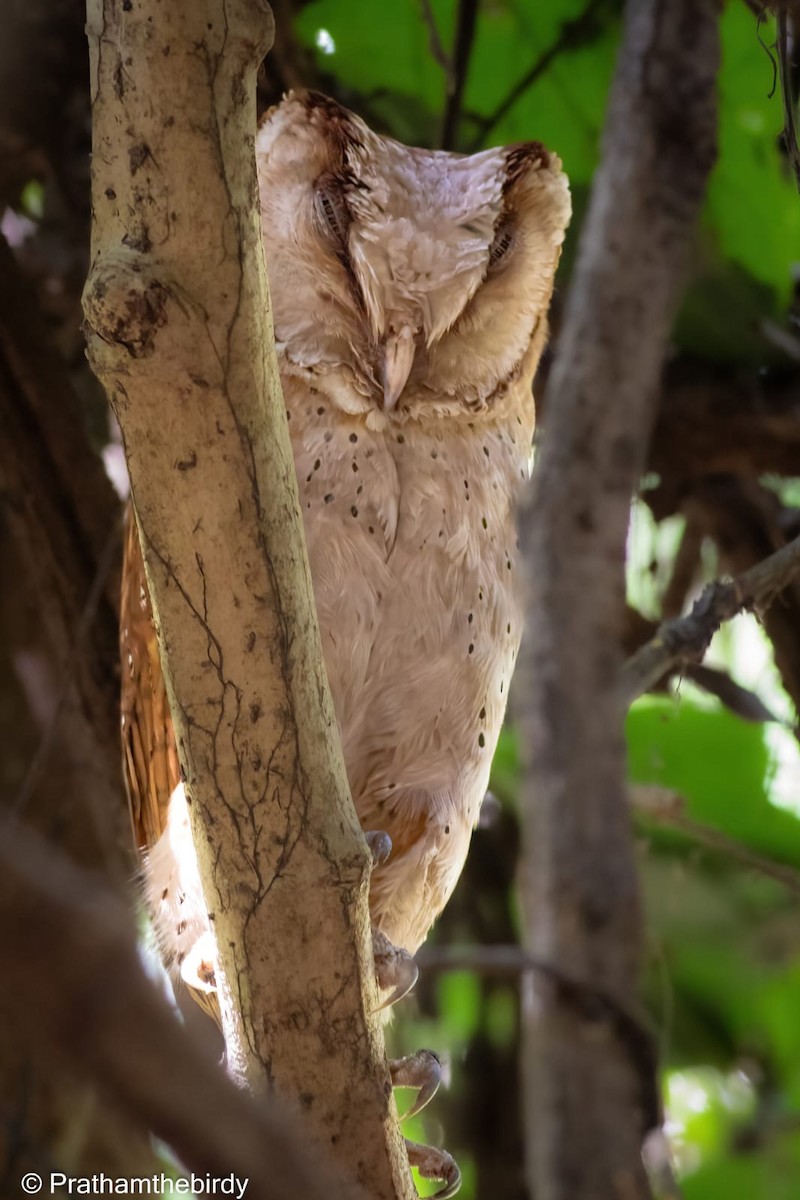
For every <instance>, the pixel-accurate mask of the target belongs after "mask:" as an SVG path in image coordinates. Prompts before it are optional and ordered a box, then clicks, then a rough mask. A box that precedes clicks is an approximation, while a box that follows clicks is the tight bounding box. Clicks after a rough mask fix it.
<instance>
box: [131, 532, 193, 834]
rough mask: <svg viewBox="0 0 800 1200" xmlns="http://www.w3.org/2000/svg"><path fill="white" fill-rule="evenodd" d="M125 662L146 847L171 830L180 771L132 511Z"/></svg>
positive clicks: (139, 824)
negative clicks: (169, 822) (173, 797)
mask: <svg viewBox="0 0 800 1200" xmlns="http://www.w3.org/2000/svg"><path fill="white" fill-rule="evenodd" d="M120 658H121V662H122V748H123V769H124V774H125V781H126V784H127V789H128V799H129V802H130V811H131V821H132V823H133V831H134V837H135V839H136V845H137V846H138V847H139V848H140V849H146V848H147V847H149V846H153V845H154V844H155V843H156V842H157V841H158V839H159V837H160V836H161V834H162V833H163V831H164V829H165V827H166V823H167V811H168V805H169V798H170V795H171V794H172V791H173V789H174V788H175V787H176V786H177V784H178V783H179V782H180V767H179V765H178V754H177V750H176V747H175V734H174V731H173V728H172V719H171V717H170V712H169V703H168V701H167V692H166V687H165V684H164V676H163V673H162V671H161V660H160V657H159V652H158V640H157V638H156V630H155V625H154V622H153V610H152V607H151V605H150V593H149V591H148V588H147V579H146V577H145V572H144V562H143V561H142V552H141V548H140V546H139V533H138V530H137V527H136V520H135V518H134V514H133V510H132V509H131V511H130V512H129V514H128V522H127V532H126V536H125V554H124V559H123V568H122V598H121V609H120Z"/></svg>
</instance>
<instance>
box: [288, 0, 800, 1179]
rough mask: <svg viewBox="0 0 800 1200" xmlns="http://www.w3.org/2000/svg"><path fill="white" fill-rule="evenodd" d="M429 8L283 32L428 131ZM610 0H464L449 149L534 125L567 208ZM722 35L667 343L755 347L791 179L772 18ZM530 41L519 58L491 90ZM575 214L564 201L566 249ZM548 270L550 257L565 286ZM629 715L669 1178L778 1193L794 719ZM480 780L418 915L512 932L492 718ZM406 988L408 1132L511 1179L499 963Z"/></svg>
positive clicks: (784, 252)
mask: <svg viewBox="0 0 800 1200" xmlns="http://www.w3.org/2000/svg"><path fill="white" fill-rule="evenodd" d="M425 9H426V6H425V5H424V4H423V3H422V0H394V2H393V3H391V4H386V5H383V6H379V7H376V6H371V5H366V4H364V3H363V2H361V0H311V2H310V3H307V4H305V5H303V6H302V7H301V8H300V9H299V10H298V13H297V15H296V20H295V33H296V36H297V37H298V39H299V40H300V41H301V43H302V44H303V45H304V46H305V47H306V48H307V49H308V50H309V51H310V52H311V54H312V55H313V58H314V62H315V63H316V67H317V70H318V72H319V80H320V81H321V85H322V86H327V87H328V89H329V90H330V91H332V92H334V94H336V95H337V96H339V97H340V98H341V99H342V100H343V101H344V102H345V103H348V104H350V105H351V106H352V107H354V108H356V109H357V110H359V111H360V112H362V113H363V115H364V116H365V117H366V118H367V119H368V120H370V121H371V122H372V123H373V124H376V125H378V126H380V127H382V128H383V129H385V130H386V131H388V132H390V133H391V134H393V135H394V136H396V137H397V138H399V139H401V140H403V141H407V142H410V143H413V144H417V145H429V146H437V145H438V144H439V137H440V129H441V127H442V114H443V110H444V107H445V104H446V92H447V85H446V78H445V71H444V69H443V66H442V64H441V62H439V61H437V55H436V54H434V53H433V51H432V43H433V41H434V39H433V37H432V30H431V27H430V23H429V20H427V19H426V16H425ZM621 9H622V5H621V3H620V2H618V0H606V2H603V0H588V2H587V0H550V3H548V4H535V3H532V2H531V0H483V2H482V3H481V4H480V5H479V8H478V17H477V24H476V29H475V36H474V41H473V43H472V47H471V52H470V55H469V64H468V72H467V76H466V83H465V89H464V95H463V103H462V107H461V113H460V119H459V123H458V128H457V136H456V145H455V147H454V148H456V149H459V150H463V151H467V150H471V149H474V148H475V147H476V146H478V145H493V144H498V143H504V142H514V141H518V140H524V139H530V138H535V139H539V140H541V141H543V142H544V143H545V144H546V145H548V146H549V147H551V148H553V149H555V150H557V151H558V153H559V154H560V155H561V157H562V159H563V161H564V164H565V167H566V170H567V171H568V173H569V175H570V177H571V181H572V187H573V195H574V199H575V207H576V212H577V213H578V214H580V213H581V212H582V211H583V209H584V208H585V203H586V199H587V196H588V192H589V189H590V187H591V182H592V175H593V172H594V170H595V167H596V164H597V161H598V156H599V152H600V139H601V133H602V127H603V121H604V115H605V106H606V98H607V94H608V89H609V84H610V81H611V78H612V74H613V69H614V62H615V58H616V54H617V51H618V47H619V37H620V27H621ZM458 11H459V6H458V4H457V3H455V2H454V0H431V3H430V6H429V12H430V13H432V14H433V20H434V22H435V26H436V34H437V36H438V39H439V40H440V42H441V45H442V46H443V47H445V49H446V50H447V51H449V50H450V48H451V47H452V46H453V42H454V37H455V32H456V28H457V19H458ZM722 40H723V64H722V70H721V74H720V83H719V97H720V126H719V150H720V153H719V160H718V163H717V166H716V169H715V171H714V174H713V177H712V180H711V184H710V188H709V192H708V197H707V201H706V205H705V209H704V212H703V216H702V221H701V225H700V228H699V230H698V235H697V244H696V247H695V253H694V255H693V265H692V276H691V279H690V282H689V286H688V290H687V294H686V297H685V300H684V304H683V307H682V310H681V312H680V315H679V318H678V320H677V323H676V326H675V331H674V343H675V351H676V353H683V354H685V355H691V356H694V357H696V358H701V359H704V360H706V361H708V362H712V363H718V364H723V365H728V366H729V367H730V366H734V367H738V368H740V369H763V368H765V367H769V366H774V365H775V364H776V363H779V362H780V358H781V352H780V351H779V350H778V349H776V346H775V338H774V337H772V336H770V332H769V328H770V323H772V325H773V326H774V325H778V326H780V325H781V324H782V323H783V322H785V320H786V318H787V314H788V313H789V311H790V307H791V305H792V303H793V271H796V270H797V264H798V259H800V201H799V200H798V195H797V187H796V184H795V181H794V180H793V178H792V176H791V173H790V171H789V170H788V169H787V166H786V162H785V158H784V156H783V154H782V151H781V147H780V141H779V134H780V131H781V127H782V113H781V104H780V94H779V92H778V91H776V90H775V88H774V80H773V75H774V70H773V60H772V58H771V56H770V52H769V50H768V48H767V47H769V45H770V43H771V42H772V41H773V40H774V29H773V26H772V22H771V21H769V20H765V21H764V22H762V24H761V26H760V29H759V28H758V27H757V22H756V18H755V17H754V14H753V12H752V11H751V10H750V8H749V7H748V6H747V5H746V4H745V3H744V2H743V0H729V3H727V4H726V5H725V8H724V12H723V15H722ZM554 47H555V48H558V52H557V53H555V54H553V55H552V57H551V58H550V60H549V61H547V62H545V56H548V55H549V52H550V51H551V50H552V49H553V48H554ZM537 63H538V64H539V65H540V67H541V70H540V72H539V74H538V77H537V78H536V80H535V81H534V82H533V83H532V84H531V85H530V86H529V87H527V88H526V89H524V90H523V91H522V92H521V94H520V95H519V97H518V99H517V100H516V102H514V103H513V104H511V105H510V106H507V111H502V112H501V108H502V106H503V105H504V102H505V101H506V100H507V98H508V97H509V95H510V93H511V92H512V89H513V88H514V87H515V85H516V84H518V83H519V81H521V80H523V79H524V78H525V77H526V76H527V75H528V74H529V73H530V72H531V70H532V68H534V67H535V66H536V64H537ZM498 113H499V114H500V115H499V116H498V117H497V119H496V120H495V119H493V115H494V114H498ZM579 232H580V222H579V219H577V220H576V221H575V222H574V223H573V227H572V230H571V233H570V240H569V242H568V245H567V248H566V252H565V256H564V261H565V264H566V265H567V268H568V266H569V263H570V262H571V261H572V257H573V254H574V245H575V242H576V239H577V237H578V235H579ZM566 276H568V270H567V271H565V272H562V276H561V279H562V286H566V285H567V283H568V278H567V277H566ZM799 473H800V472H799ZM782 486H783V487H784V489H785V487H786V484H785V483H784V484H782ZM794 495H795V496H796V495H797V486H796V485H795V493H794ZM634 532H635V533H636V531H634ZM679 533H680V529H679V528H676V527H674V526H672V527H669V528H667V527H666V526H665V528H664V529H658V528H656V527H648V528H645V529H644V531H642V530H639V531H638V533H636V536H635V537H634V538H632V546H631V555H630V558H631V562H630V590H631V595H632V597H633V599H634V600H635V601H636V602H637V603H639V604H640V607H642V608H643V610H646V611H649V612H650V613H651V615H654V616H657V615H658V610H659V603H660V595H661V592H662V585H663V581H664V580H665V578H666V577H667V576H668V574H669V567H670V563H671V556H672V554H674V550H675V546H676V545H677V538H678V536H679ZM654 567H656V568H658V569H657V570H654ZM726 636H727V640H726V638H722V639H720V641H719V642H718V647H717V661H718V662H720V663H721V664H722V665H725V664H726V663H727V665H729V666H731V665H734V660H737V662H741V661H742V657H743V656H744V658H745V659H746V657H747V654H748V647H749V646H752V644H753V642H752V638H753V637H755V638H758V637H759V636H760V635H759V634H758V632H755V633H753V632H752V630H751V632H750V633H748V635H747V637H746V638H744V639H743V635H742V634H741V633H740V632H735V631H734V632H733V633H729V634H728V635H726ZM758 682H759V685H760V686H759V692H760V694H761V695H762V697H763V698H764V699H765V701H766V703H767V704H768V705H769V706H770V707H771V708H772V709H773V710H774V711H776V712H779V713H788V712H789V711H790V707H791V706H790V705H789V703H788V700H787V698H786V696H785V695H782V694H781V692H780V686H779V685H778V684H777V683H776V682H775V681H774V679H773V678H770V679H767V680H759V681H758ZM627 737H628V746H629V758H630V779H631V785H632V789H633V795H634V798H635V797H636V795H637V791H638V792H639V793H641V794H642V795H646V794H648V793H647V791H646V789H649V794H650V795H651V798H652V795H653V791H652V789H653V788H657V789H662V790H663V791H664V792H666V793H668V794H669V795H677V796H678V797H680V798H681V801H680V803H681V807H680V810H679V811H680V817H681V821H680V822H679V823H678V825H679V827H677V828H676V827H675V825H674V823H670V821H669V820H664V819H662V818H661V817H660V816H659V815H658V813H657V812H656V814H655V815H654V813H653V812H652V811H648V810H647V808H646V806H644V807H643V808H642V809H641V810H640V809H639V807H638V806H637V804H636V802H635V800H634V806H633V807H634V821H635V826H636V830H637V836H638V839H639V845H640V861H641V870H642V879H643V888H644V895H645V902H646V910H647V918H648V964H647V972H646V978H645V981H644V996H645V999H646V1002H647V1008H648V1012H649V1015H650V1019H651V1022H652V1027H653V1029H654V1031H655V1033H656V1036H657V1038H658V1041H659V1045H660V1048H661V1054H662V1063H663V1068H664V1092H665V1099H666V1112H667V1131H668V1133H669V1135H670V1138H671V1143H672V1146H673V1150H674V1152H675V1155H676V1162H677V1167H678V1171H679V1174H680V1176H681V1187H682V1190H683V1194H684V1196H685V1197H686V1200H723V1198H724V1200H784V1198H785V1200H790V1198H792V1200H793V1198H794V1197H796V1196H797V1195H800V820H798V814H800V765H799V764H800V756H799V755H798V749H797V743H796V740H795V739H794V737H793V734H792V733H791V731H787V730H786V729H784V728H782V727H781V726H779V725H758V724H746V723H745V722H744V721H742V720H740V719H739V718H738V717H735V716H733V715H732V714H730V713H729V712H727V711H725V710H723V709H722V708H721V706H720V705H719V704H718V703H717V702H716V701H713V702H712V701H710V700H708V699H707V698H702V697H699V696H698V695H697V694H696V693H693V692H692V689H691V688H689V687H682V688H679V689H678V692H677V694H676V695H669V696H666V695H665V696H659V697H655V698H649V699H645V700H642V701H640V702H639V703H638V704H637V705H636V706H635V707H634V709H633V711H632V712H631V714H630V717H629V720H628V724H627ZM492 787H493V790H494V792H495V795H496V797H497V813H496V816H495V820H494V822H493V823H491V825H490V826H489V827H488V828H485V829H480V830H478V832H477V833H476V835H475V839H474V844H473V853H472V856H471V859H470V862H469V864H468V867H467V870H466V872H465V875H464V878H463V880H462V883H461V884H460V885H459V888H458V890H457V892H456V895H455V897H454V899H453V901H452V903H451V906H450V908H449V910H448V911H447V913H446V914H445V916H444V917H443V918H442V921H441V922H440V925H439V927H438V930H437V932H436V934H435V941H436V942H437V943H438V944H440V945H441V944H446V943H447V942H455V943H457V944H459V945H465V944H479V943H506V944H507V943H509V942H513V940H514V938H515V937H516V936H517V935H518V915H517V900H516V895H515V890H514V871H515V866H516V857H517V847H518V819H517V805H518V789H519V766H518V755H517V746H516V743H515V738H514V735H513V733H511V732H509V731H507V732H506V733H505V734H504V736H503V738H502V740H501V743H500V746H499V748H498V752H497V755H496V758H495V764H494V773H493V780H492ZM642 789H645V791H643V790H642ZM655 794H656V796H657V795H658V794H659V793H655ZM662 815H663V814H662ZM748 856H749V857H748ZM773 866H777V867H780V868H783V869H784V870H788V871H790V872H793V871H794V870H796V871H797V881H796V886H795V887H794V888H793V887H792V886H791V884H790V886H787V884H786V880H785V879H784V880H783V881H781V879H780V878H777V877H775V874H774V872H772V867H773ZM415 1003H416V1004H417V1006H418V1008H417V1012H416V1015H413V1005H407V1006H406V1008H405V1010H404V1012H400V1013H399V1014H398V1016H397V1017H396V1020H395V1024H394V1027H393V1031H392V1034H391V1036H392V1038H393V1039H394V1041H395V1044H396V1047H397V1049H398V1050H399V1051H402V1052H406V1051H408V1050H410V1049H414V1048H416V1047H417V1046H419V1045H423V1044H431V1045H434V1046H436V1047H437V1049H443V1048H447V1052H448V1054H449V1059H450V1071H451V1074H452V1087H451V1090H450V1092H449V1093H448V1094H446V1095H444V1096H440V1097H439V1098H437V1100H436V1102H435V1103H434V1104H433V1105H432V1106H431V1108H430V1110H428V1112H426V1113H425V1114H423V1115H422V1116H421V1117H418V1118H416V1119H415V1120H414V1121H413V1122H409V1125H408V1133H409V1136H412V1137H416V1138H424V1139H426V1140H430V1141H435V1142H439V1143H440V1144H441V1143H442V1142H446V1144H447V1145H448V1147H449V1149H450V1150H451V1151H452V1152H453V1153H454V1154H455V1155H456V1156H457V1158H458V1160H459V1162H460V1165H461V1167H462V1170H463V1172H464V1178H465V1182H464V1191H463V1194H464V1196H465V1197H471V1196H489V1195H492V1196H494V1195H497V1196H502V1197H504V1200H506V1198H509V1200H510V1198H513V1197H517V1196H519V1197H522V1196H524V1195H525V1194H526V1193H525V1188H524V1180H523V1176H522V1169H521V1157H522V1141H521V1138H522V1135H521V1123H520V1115H519V1105H520V1099H519V1082H518V1060H519V1041H518V1039H519V991H518V981H517V980H514V979H511V980H509V978H508V977H499V976H495V975H493V974H492V973H491V972H488V973H481V972H479V971H469V970H467V971H459V972H452V973H448V972H447V971H443V972H441V973H439V972H437V971H435V970H431V971H430V972H429V973H428V974H427V977H426V976H425V974H424V975H423V979H422V981H421V985H420V988H419V996H418V999H417V1001H416V1002H415ZM401 1008H403V1006H401ZM409 1011H411V1013H412V1015H410V1016H409V1015H408V1014H409ZM439 1120H441V1121H442V1125H439V1124H437V1121H439ZM421 1190H422V1191H423V1193H426V1194H427V1193H430V1192H431V1191H433V1190H435V1185H430V1186H429V1185H426V1184H421Z"/></svg>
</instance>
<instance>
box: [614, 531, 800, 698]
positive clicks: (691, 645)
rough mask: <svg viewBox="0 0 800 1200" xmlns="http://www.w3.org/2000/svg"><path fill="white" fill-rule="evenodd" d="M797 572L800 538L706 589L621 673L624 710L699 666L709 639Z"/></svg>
mask: <svg viewBox="0 0 800 1200" xmlns="http://www.w3.org/2000/svg"><path fill="white" fill-rule="evenodd" d="M798 572H800V538H796V539H795V540H794V541H793V542H790V543H789V545H788V546H784V547H783V549H782V550H778V552H777V553H776V554H773V555H771V556H770V557H769V558H767V559H765V560H764V561H763V562H761V563H759V564H758V566H755V567H752V568H751V569H750V570H749V571H746V572H745V573H744V575H740V576H738V578H736V579H732V580H730V581H728V582H724V581H722V580H719V579H718V580H715V581H714V583H711V584H709V585H708V587H707V588H706V589H705V591H704V592H703V594H702V595H701V596H700V598H699V600H697V601H696V602H695V604H694V606H693V608H692V611H691V612H690V613H689V614H688V615H687V616H685V617H678V618H675V619H673V620H671V621H665V622H664V623H663V624H662V625H661V626H660V628H659V630H658V633H657V634H656V636H655V637H654V638H653V640H652V641H650V642H648V643H647V645H646V646H643V647H642V649H641V650H639V651H637V653H636V654H634V655H633V657H632V658H630V659H628V661H627V662H626V663H625V666H624V667H623V669H622V674H621V680H620V696H621V699H622V702H623V703H624V704H625V705H626V706H627V705H629V704H631V703H632V702H633V701H634V700H635V699H636V698H637V696H641V695H642V694H643V693H644V692H646V691H647V690H648V688H650V687H652V686H653V685H654V684H655V683H657V682H658V681H659V680H660V679H661V678H662V676H663V675H665V674H666V673H667V671H670V670H673V669H674V668H675V667H677V666H679V665H680V664H681V663H693V662H700V661H701V659H702V658H703V656H704V655H705V653H706V651H707V650H708V647H709V644H710V642H711V639H712V637H713V636H714V634H715V633H716V632H717V630H718V629H719V628H720V626H721V625H722V624H723V622H724V621H729V620H730V619H731V618H732V617H735V616H736V615H737V614H738V613H740V612H748V611H750V612H752V611H756V610H758V609H761V608H766V607H768V606H769V605H770V604H771V603H772V601H773V600H774V599H775V598H776V597H777V596H778V595H779V594H780V593H781V592H782V591H783V589H784V588H785V587H786V586H787V584H789V583H790V582H791V581H792V579H794V577H795V576H796V575H797V574H798Z"/></svg>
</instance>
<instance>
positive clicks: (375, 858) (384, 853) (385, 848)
mask: <svg viewBox="0 0 800 1200" xmlns="http://www.w3.org/2000/svg"><path fill="white" fill-rule="evenodd" d="M364 837H365V838H366V839H367V845H368V846H369V849H370V854H371V855H372V866H373V868H375V867H380V866H382V865H383V863H385V862H386V860H387V858H388V857H389V855H390V854H391V853H392V839H391V838H390V837H389V835H388V833H384V832H383V830H382V829H371V830H370V831H369V832H368V833H365V834H364Z"/></svg>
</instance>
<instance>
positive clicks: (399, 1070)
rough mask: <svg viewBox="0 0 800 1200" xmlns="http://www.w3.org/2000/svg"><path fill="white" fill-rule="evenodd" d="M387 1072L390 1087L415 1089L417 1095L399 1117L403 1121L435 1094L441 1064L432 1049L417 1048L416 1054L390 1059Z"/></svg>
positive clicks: (419, 1110)
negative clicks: (389, 1078)
mask: <svg viewBox="0 0 800 1200" xmlns="http://www.w3.org/2000/svg"><path fill="white" fill-rule="evenodd" d="M389 1074H390V1075H391V1077H392V1087H407V1088H416V1089H417V1096H416V1099H415V1101H414V1103H413V1104H412V1105H411V1108H409V1110H408V1112H404V1113H403V1114H402V1116H401V1117H400V1120H401V1121H405V1120H406V1119H407V1118H408V1117H415V1116H416V1115H417V1113H418V1112H421V1111H422V1109H423V1108H424V1107H425V1105H426V1104H427V1103H428V1101H429V1100H431V1099H432V1098H433V1096H434V1095H435V1094H436V1089H437V1088H438V1087H439V1084H440V1083H441V1082H442V1064H441V1062H440V1060H439V1057H438V1055H436V1054H434V1052H433V1050H417V1052H416V1054H408V1055H406V1057H405V1058H395V1059H390V1061H389Z"/></svg>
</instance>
